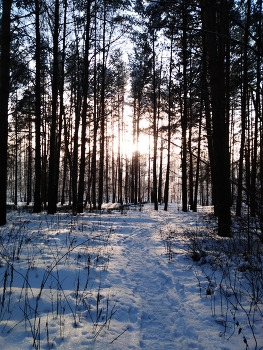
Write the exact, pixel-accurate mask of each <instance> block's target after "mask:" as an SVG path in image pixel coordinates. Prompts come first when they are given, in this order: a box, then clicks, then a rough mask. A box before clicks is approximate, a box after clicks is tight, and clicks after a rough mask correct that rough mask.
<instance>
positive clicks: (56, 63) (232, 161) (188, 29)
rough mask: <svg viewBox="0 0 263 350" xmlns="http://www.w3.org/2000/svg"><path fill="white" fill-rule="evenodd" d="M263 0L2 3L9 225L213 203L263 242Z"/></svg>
mask: <svg viewBox="0 0 263 350" xmlns="http://www.w3.org/2000/svg"><path fill="white" fill-rule="evenodd" d="M262 16H263V15H262V0H199V1H192V0H178V1H177V0H155V1H150V0H149V1H147V0H145V1H144V0H131V1H130V0H73V1H68V0H1V7H0V18H1V48H0V50H1V51H0V54H1V58H0V59H1V62H0V96H1V98H0V183H1V187H0V225H5V224H6V213H7V209H8V207H9V205H14V206H16V205H17V204H18V202H26V204H27V205H30V204H31V203H33V211H34V213H40V212H41V211H42V210H46V211H47V213H48V214H54V213H56V211H57V210H58V203H59V204H60V206H63V205H67V206H70V208H71V209H72V213H73V214H74V215H76V214H77V213H82V212H83V211H84V210H85V209H86V210H90V211H92V210H95V209H96V210H101V209H102V206H103V204H104V203H109V202H111V203H120V204H121V205H125V204H128V203H133V204H139V203H144V202H152V203H153V206H154V209H155V210H158V208H159V209H160V204H161V203H164V207H162V208H164V210H167V208H168V205H169V203H171V202H173V203H178V209H179V208H180V209H181V210H182V211H184V212H186V211H189V210H192V211H196V210H197V206H199V205H201V206H202V205H206V206H207V205H213V207H214V214H215V215H216V216H217V217H218V227H217V233H218V235H219V236H223V237H229V236H231V223H232V218H233V216H237V217H240V216H242V215H243V214H244V213H245V214H246V215H248V216H249V217H251V218H256V219H257V220H258V222H259V223H260V231H259V232H260V233H258V235H259V237H258V238H259V239H260V240H261V242H263V212H262V205H263V137H262V136H263V121H262V103H263V99H262V55H263V50H262V43H263V38H262V18H263V17H262Z"/></svg>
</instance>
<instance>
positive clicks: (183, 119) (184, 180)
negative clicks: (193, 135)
mask: <svg viewBox="0 0 263 350" xmlns="http://www.w3.org/2000/svg"><path fill="white" fill-rule="evenodd" d="M186 6H187V5H186V4H185V3H184V4H183V110H182V115H181V126H182V211H185V212H186V211H187V159H186V155H187V141H186V130H187V93H188V91H187V33H186V30H187V11H186Z"/></svg>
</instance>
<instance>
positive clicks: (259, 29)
mask: <svg viewBox="0 0 263 350" xmlns="http://www.w3.org/2000/svg"><path fill="white" fill-rule="evenodd" d="M257 8H258V24H257V37H258V40H257V50H258V55H257V82H256V84H257V85H256V98H255V103H254V104H255V137H254V152H253V162H252V174H251V216H253V217H254V216H255V215H256V211H257V210H258V204H259V203H258V200H257V199H256V196H257V194H256V177H257V162H258V123H259V120H260V110H261V108H260V107H261V106H260V105H261V103H260V91H261V73H260V72H261V55H260V53H261V50H262V49H261V39H262V27H261V25H262V0H259V1H258V4H257ZM261 204H262V203H261Z"/></svg>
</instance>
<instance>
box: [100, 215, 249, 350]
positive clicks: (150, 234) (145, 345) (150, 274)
mask: <svg viewBox="0 0 263 350" xmlns="http://www.w3.org/2000/svg"><path fill="white" fill-rule="evenodd" d="M151 215H153V214H151ZM158 215H159V216H158V217H157V216H156V217H154V216H149V213H144V212H142V214H141V217H140V219H139V220H138V218H137V219H136V221H135V220H134V218H133V217H132V216H126V217H125V216H124V217H123V221H122V222H121V223H120V222H119V223H118V225H117V226H116V227H115V236H114V239H113V242H112V244H113V252H114V253H113V257H112V258H111V262H110V265H109V271H108V275H107V277H106V282H107V283H108V286H109V287H110V290H111V296H112V297H113V298H115V300H116V301H117V304H116V309H117V312H116V314H115V315H114V318H113V320H112V321H111V325H110V332H109V333H107V334H105V337H106V338H107V339H98V340H97V341H96V343H95V345H96V346H95V348H96V349H101V346H102V345H101V341H102V342H105V343H104V344H106V343H108V344H109V343H110V345H107V348H108V349H116V350H117V349H149V350H158V349H180V350H183V349H198V350H202V349H230V347H229V342H227V341H226V340H225V339H222V338H220V337H219V336H218V335H219V333H220V328H219V326H218V325H217V324H216V323H215V320H214V319H213V317H212V316H211V309H210V302H209V300H205V305H206V308H207V310H205V311H204V310H203V309H202V308H203V307H204V301H201V300H200V294H199V289H198V286H197V281H196V279H195V277H194V273H193V271H192V270H189V266H188V263H187V261H186V260H185V259H184V258H183V257H182V255H180V254H178V255H177V257H176V258H175V259H174V260H173V261H172V262H171V263H169V262H168V258H167V256H166V255H165V247H164V245H163V242H162V241H161V240H160V235H159V231H160V229H163V228H164V225H165V222H167V219H168V218H169V214H163V216H161V219H160V213H159V214H158ZM165 215H167V216H168V217H167V218H165V217H164V216H165ZM177 220H178V218H177ZM188 220H189V217H188ZM188 225H189V221H188ZM200 308H201V316H202V318H203V319H201V318H200V317H201V316H200V317H199V312H198V310H199V309H200ZM224 343H225V344H227V345H228V346H224V345H223V344H224ZM242 348H243V347H240V348H239V347H238V345H237V348H236V349H242ZM231 349H235V347H231Z"/></svg>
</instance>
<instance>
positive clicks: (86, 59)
mask: <svg viewBox="0 0 263 350" xmlns="http://www.w3.org/2000/svg"><path fill="white" fill-rule="evenodd" d="M90 6H91V1H90V0H88V2H87V15H86V16H87V18H86V29H85V32H86V39H85V55H84V81H83V87H82V88H83V106H82V113H81V121H82V131H81V156H80V168H79V188H78V207H77V211H78V213H83V195H84V189H85V182H84V176H85V166H86V127H87V122H86V118H87V109H88V102H87V99H88V86H89V47H90Z"/></svg>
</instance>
